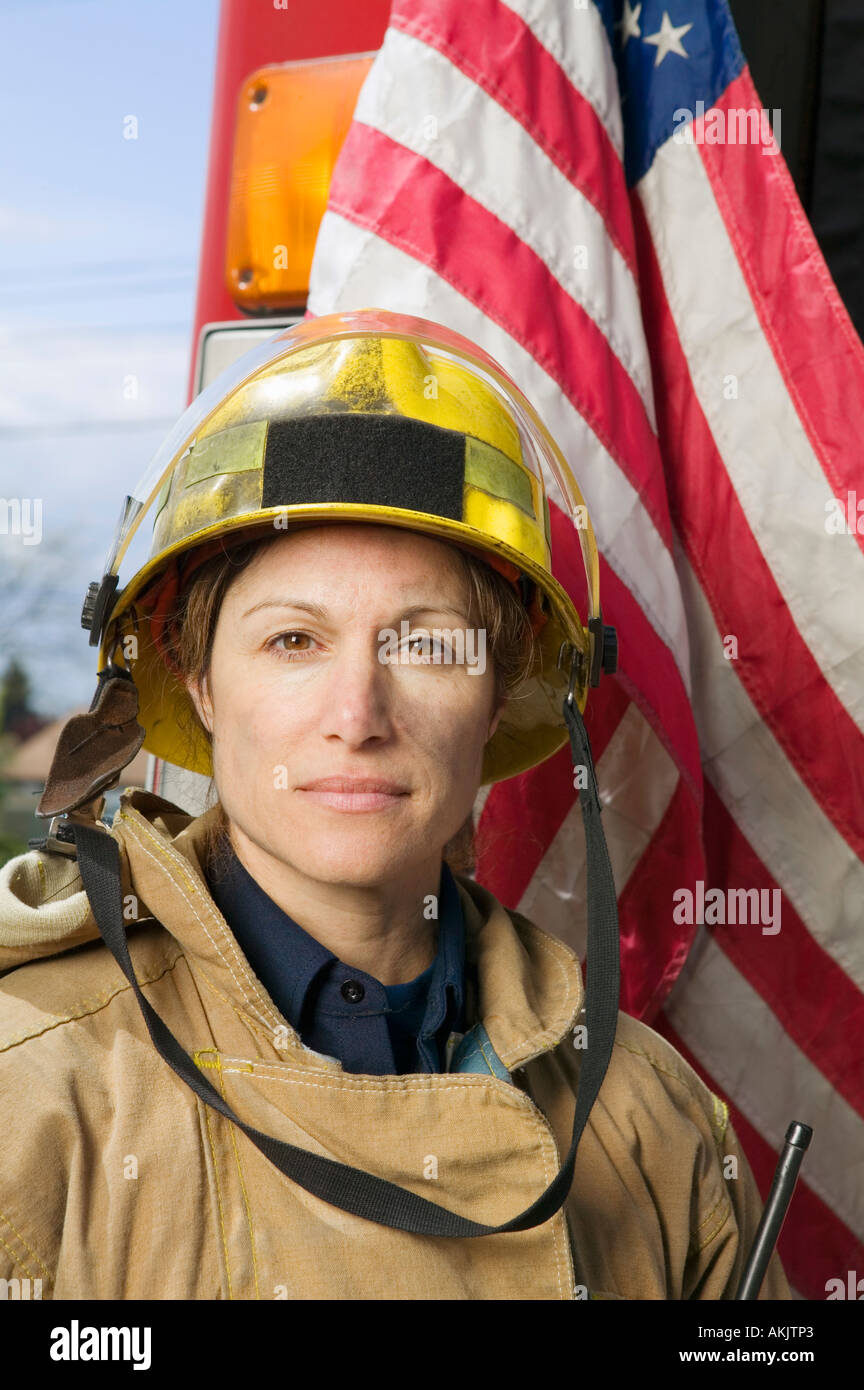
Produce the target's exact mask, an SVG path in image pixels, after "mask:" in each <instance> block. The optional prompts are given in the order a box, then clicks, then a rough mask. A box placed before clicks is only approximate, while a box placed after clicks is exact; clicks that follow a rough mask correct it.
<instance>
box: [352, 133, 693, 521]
mask: <svg viewBox="0 0 864 1390" xmlns="http://www.w3.org/2000/svg"><path fill="white" fill-rule="evenodd" d="M328 206H329V209H330V210H331V211H333V212H336V213H339V214H341V215H342V216H343V217H345V218H347V219H348V220H349V221H351V222H354V223H356V224H357V225H358V226H362V227H368V228H369V229H371V230H373V231H375V232H376V233H377V234H378V235H379V236H380V237H381V238H382V239H383V240H385V241H388V242H389V243H390V244H391V245H392V246H398V247H400V248H401V249H402V250H403V251H405V252H407V253H408V254H409V255H411V256H413V257H414V258H415V259H416V260H418V261H419V262H420V263H421V264H423V265H427V266H429V267H430V268H432V269H433V270H435V272H436V273H437V274H438V275H440V276H441V278H442V279H443V280H446V281H447V282H448V284H450V285H452V286H453V287H454V289H456V290H458V291H459V293H460V294H463V295H464V296H465V297H466V298H467V299H468V300H470V302H471V303H472V304H474V305H476V306H477V308H479V309H481V310H482V311H483V313H484V314H486V315H487V317H488V318H489V319H491V320H492V322H493V323H497V324H499V325H500V327H501V328H503V329H504V331H505V332H506V333H508V334H509V335H510V337H511V338H513V340H514V341H515V342H516V343H518V344H520V346H522V347H523V348H524V349H525V350H526V351H527V352H530V354H531V356H532V357H533V358H534V359H535V361H536V362H537V363H538V364H539V365H540V366H541V367H542V368H543V370H544V371H545V372H547V374H548V375H549V376H550V377H552V378H553V379H554V380H555V381H557V382H558V384H559V386H560V387H561V390H562V391H564V392H565V394H566V395H567V397H568V399H569V400H570V401H572V403H573V405H574V406H575V407H576V409H577V410H578V411H579V413H580V414H581V415H582V416H583V417H584V419H585V420H586V421H587V422H588V424H589V425H590V427H591V429H592V430H593V431H594V433H595V435H596V436H597V438H598V439H599V440H600V441H601V443H602V444H603V445H604V446H605V447H606V449H607V450H608V451H609V453H610V454H611V456H612V457H613V459H615V461H616V463H617V464H618V466H619V467H620V469H621V471H622V473H624V475H625V476H626V477H627V478H629V480H630V482H631V484H632V486H633V487H634V488H635V490H636V492H637V493H638V494H639V496H640V498H641V500H642V504H643V506H644V507H645V510H646V511H647V512H648V514H649V516H650V517H651V519H652V521H653V522H654V525H655V527H656V529H657V531H658V534H659V535H660V537H661V538H662V540H663V542H664V544H665V545H666V546H667V548H669V547H671V527H670V522H669V511H668V505H667V501H666V494H665V490H664V487H663V476H662V471H661V469H660V467H659V466H658V457H657V440H656V437H655V435H654V433H653V430H652V427H651V423H650V421H649V419H648V416H647V414H646V411H645V407H644V405H643V403H642V399H641V397H640V395H639V392H638V391H637V390H636V387H635V386H634V384H633V382H632V380H631V378H630V376H629V375H628V373H627V371H626V370H625V368H624V367H623V366H622V364H621V362H620V361H619V360H618V358H617V357H616V355H615V353H614V352H613V351H612V348H611V347H610V345H609V343H608V341H607V339H606V338H605V337H604V335H603V333H602V332H601V330H600V329H599V328H598V326H597V324H596V323H595V322H594V320H593V319H592V318H591V317H590V315H589V314H587V313H586V312H585V310H584V309H583V308H582V307H581V305H579V304H577V303H576V301H575V300H574V299H573V298H571V296H570V295H569V294H567V293H566V291H565V290H563V289H562V287H561V285H560V284H559V283H558V281H557V280H556V279H555V277H554V275H553V274H552V272H551V271H550V270H549V268H548V267H547V266H546V265H545V264H544V263H543V261H542V260H541V259H540V257H539V256H537V255H536V254H535V252H534V251H532V249H531V248H530V247H529V246H527V245H526V244H525V243H524V242H523V241H521V240H520V239H519V237H518V236H517V235H516V233H515V232H513V231H511V229H510V228H509V227H508V226H506V224H505V223H504V222H502V221H501V220H500V219H499V218H497V217H495V216H494V214H493V213H491V212H489V211H488V210H487V209H486V208H484V207H483V205H482V204H481V203H479V202H477V200H476V199H474V198H472V197H470V195H469V194H467V193H466V192H465V191H464V189H462V188H460V187H459V185H458V184H457V183H455V182H454V181H453V180H452V179H451V178H449V177H448V176H447V175H446V174H444V173H443V172H442V171H441V170H440V169H437V168H436V167H435V165H433V164H430V163H429V161H428V160H426V159H424V158H423V157H422V156H420V155H417V154H414V153H413V151H411V150H408V149H406V148H405V146H403V145H399V144H398V143H397V142H396V141H394V140H391V139H390V138H389V136H386V135H383V134H381V132H380V131H377V130H375V129H373V128H372V127H371V126H365V125H363V124H362V123H361V122H359V121H355V122H354V123H353V124H352V125H351V127H350V129H349V132H348V136H347V138H346V140H345V144H344V145H343V147H342V153H341V155H340V158H339V160H338V162H337V164H336V168H335V170H334V175H333V182H332V184H331V186H330V200H329V204H328ZM504 267H506V270H507V274H506V275H504V274H502V273H501V271H502V270H503V268H504ZM493 270H494V271H496V272H497V273H490V272H492V271H493ZM515 286H518V293H514V287H515Z"/></svg>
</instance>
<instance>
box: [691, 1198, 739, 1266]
mask: <svg viewBox="0 0 864 1390" xmlns="http://www.w3.org/2000/svg"><path fill="white" fill-rule="evenodd" d="M721 1201H722V1198H721ZM719 1205H720V1203H719V1202H717V1203H716V1205H715V1206H714V1207H712V1214H713V1212H715V1211H716V1210H717V1207H718V1206H719ZM731 1214H732V1206H731V1203H729V1202H728V1201H727V1203H726V1211H725V1213H724V1215H723V1220H722V1221H721V1222H720V1224H719V1226H717V1227H716V1228H715V1229H714V1230H713V1231H712V1232H711V1234H710V1235H707V1236H706V1237H705V1239H704V1240H703V1241H700V1243H699V1244H698V1245H696V1246H694V1252H695V1253H698V1252H699V1251H700V1250H704V1249H705V1246H706V1245H710V1244H711V1242H712V1240H714V1239H715V1237H716V1236H718V1235H719V1234H720V1232H721V1231H722V1230H723V1227H724V1226H725V1225H726V1222H727V1221H728V1220H729V1217H730V1216H731ZM702 1224H703V1226H704V1224H705V1223H704V1221H703V1223H702ZM694 1239H695V1237H694Z"/></svg>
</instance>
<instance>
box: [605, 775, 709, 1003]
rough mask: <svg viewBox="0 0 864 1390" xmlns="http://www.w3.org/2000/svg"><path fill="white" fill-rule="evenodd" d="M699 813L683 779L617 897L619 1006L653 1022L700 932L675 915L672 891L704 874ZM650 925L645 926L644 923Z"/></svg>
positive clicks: (680, 780)
mask: <svg viewBox="0 0 864 1390" xmlns="http://www.w3.org/2000/svg"><path fill="white" fill-rule="evenodd" d="M704 866H705V859H704V851H703V848H702V838H701V832H700V825H699V813H698V810H697V808H696V807H695V806H694V805H693V797H692V795H691V793H690V791H689V789H688V787H687V785H686V784H685V782H684V781H683V780H682V779H679V781H678V785H677V786H676V788H675V791H674V793H673V795H672V798H671V800H670V802H669V805H668V806H667V808H666V813H665V815H664V816H663V819H662V820H661V822H660V824H659V825H658V826H657V829H656V830H655V832H654V834H653V836H652V838H651V843H650V844H649V845H647V846H646V848H645V851H644V853H643V854H642V856H641V858H640V859H639V862H638V864H637V865H636V867H635V868H634V870H633V872H632V873H631V875H630V877H629V879H628V880H627V883H626V885H625V886H624V889H623V892H621V894H620V895H619V897H618V927H619V934H620V939H621V1008H622V1009H623V1011H624V1013H628V1014H632V1015H633V1017H634V1018H641V1019H643V1020H644V1022H646V1023H648V1024H650V1023H651V1020H652V1018H654V1016H655V1015H656V1013H657V1011H658V1009H659V1008H660V1006H661V1005H662V1004H663V1002H664V1000H665V999H666V996H667V995H668V993H669V991H670V990H671V988H672V986H673V985H674V983H675V981H676V980H677V978H678V976H679V974H680V973H681V968H682V966H683V965H684V962H685V961H686V959H687V954H688V952H689V950H690V945H691V943H692V941H693V937H694V936H695V934H696V927H695V926H694V925H690V926H688V925H682V924H678V923H676V922H673V920H672V901H673V900H672V894H673V893H674V892H675V890H676V889H677V888H680V887H681V886H682V885H683V884H686V883H694V882H695V881H696V880H697V879H698V878H700V877H704V872H705V867H704ZM648 923H650V929H649V930H646V924H648Z"/></svg>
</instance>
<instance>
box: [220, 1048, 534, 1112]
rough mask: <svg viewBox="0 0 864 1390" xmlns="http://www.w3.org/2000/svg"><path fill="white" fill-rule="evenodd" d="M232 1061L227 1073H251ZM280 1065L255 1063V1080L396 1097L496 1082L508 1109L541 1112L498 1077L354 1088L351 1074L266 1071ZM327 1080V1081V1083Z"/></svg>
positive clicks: (466, 1075) (459, 1075)
mask: <svg viewBox="0 0 864 1390" xmlns="http://www.w3.org/2000/svg"><path fill="white" fill-rule="evenodd" d="M230 1061H231V1059H230V1058H225V1057H223V1058H222V1070H223V1071H230V1072H236V1073H241V1074H242V1073H244V1072H247V1071H248V1069H249V1066H250V1063H248V1062H245V1061H244V1062H243V1063H242V1064H241V1065H240V1066H237V1065H235V1066H228V1065H226V1063H227V1062H230ZM279 1065H283V1066H284V1065H289V1064H287V1063H281V1064H280V1063H278V1062H263V1063H262V1062H255V1063H254V1064H252V1073H253V1075H255V1076H258V1077H261V1079H262V1080H263V1081H281V1082H283V1083H285V1084H286V1085H291V1086H314V1087H317V1088H318V1089H319V1090H332V1089H333V1087H334V1086H340V1087H341V1086H344V1087H347V1089H348V1090H357V1091H369V1092H374V1091H383V1092H384V1093H385V1094H386V1092H387V1091H392V1092H393V1094H394V1095H396V1094H399V1095H411V1094H412V1093H416V1094H418V1095H419V1094H425V1095H430V1094H434V1093H435V1092H446V1091H458V1090H468V1089H469V1088H470V1087H471V1086H474V1085H477V1086H488V1085H489V1084H490V1082H494V1083H496V1091H495V1094H496V1095H498V1096H499V1097H500V1099H501V1100H502V1101H506V1102H507V1104H508V1105H512V1107H513V1109H514V1110H523V1111H525V1110H527V1111H529V1113H531V1112H533V1111H534V1110H536V1109H537V1107H536V1106H535V1105H534V1103H533V1102H532V1100H531V1098H530V1096H526V1095H525V1092H524V1091H520V1090H518V1089H517V1087H515V1086H510V1087H508V1088H507V1090H506V1091H502V1090H501V1089H500V1087H501V1083H500V1081H499V1080H498V1077H497V1076H486V1075H484V1074H483V1073H480V1072H478V1073H474V1074H472V1073H470V1072H430V1073H429V1076H430V1079H432V1078H433V1077H439V1076H441V1077H443V1076H446V1077H447V1078H448V1084H446V1085H443V1086H441V1085H439V1086H435V1087H432V1086H394V1085H393V1084H392V1083H390V1082H387V1083H386V1084H385V1085H383V1086H376V1085H375V1084H374V1083H375V1082H376V1081H378V1079H379V1078H378V1077H374V1076H370V1077H369V1078H368V1081H365V1080H362V1079H361V1078H359V1077H358V1078H357V1082H358V1084H356V1085H352V1082H351V1080H350V1078H351V1076H352V1073H349V1072H334V1073H333V1075H332V1078H331V1077H326V1073H324V1072H319V1073H318V1075H320V1076H321V1077H322V1080H321V1081H303V1080H301V1079H300V1077H296V1076H274V1075H272V1074H271V1073H269V1072H267V1071H265V1070H264V1068H266V1067H268V1066H279ZM406 1075H413V1073H406ZM325 1077H326V1080H325V1079H324V1078H325ZM451 1077H452V1081H450V1080H449V1078H451ZM370 1083H373V1084H370Z"/></svg>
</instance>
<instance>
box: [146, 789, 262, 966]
mask: <svg viewBox="0 0 864 1390" xmlns="http://www.w3.org/2000/svg"><path fill="white" fill-rule="evenodd" d="M122 814H123V813H122V812H121V815H122ZM123 819H124V820H128V821H129V822H130V829H133V830H134V829H138V830H140V831H141V832H142V833H143V834H145V835H146V836H147V838H148V839H150V840H152V842H153V844H154V845H155V847H156V849H157V851H158V852H159V854H161V855H162V856H163V857H164V858H166V859H167V860H168V861H169V862H173V863H174V864H176V866H177V868H178V870H179V872H180V875H181V876H182V877H183V878H185V880H186V882H187V884H188V885H189V887H190V889H191V891H192V894H193V896H195V897H199V898H201V900H202V902H204V903H205V904H206V905H207V906H208V907H212V906H213V904H212V903H211V902H210V901H209V900H208V898H207V896H206V895H205V894H204V893H202V891H201V888H200V886H199V884H197V883H196V882H195V880H194V878H190V877H189V868H190V865H189V861H188V859H185V858H184V857H183V855H181V854H178V853H177V851H176V850H174V849H172V847H171V846H170V845H168V844H166V843H165V841H164V840H161V839H160V838H159V837H158V836H157V835H155V834H154V833H153V830H152V828H151V826H150V825H149V823H148V822H147V821H145V820H143V819H142V820H141V822H140V825H139V823H138V821H137V820H133V819H132V818H131V817H130V816H125V815H124V816H123ZM139 844H140V845H141V849H142V850H143V851H144V853H145V854H150V851H149V850H148V849H147V847H146V845H144V844H143V843H141V841H140V839H139ZM150 858H151V859H152V858H153V855H152V854H150ZM154 862H155V861H154ZM172 883H173V884H174V886H175V887H177V888H180V885H179V884H178V883H176V882H175V880H173V879H172ZM180 892H181V896H182V897H183V898H184V899H185V901H186V903H187V904H188V906H189V907H190V908H192V911H193V912H195V909H194V907H193V906H192V903H191V902H189V899H188V898H186V896H185V894H184V893H183V891H182V888H181V889H180ZM195 916H196V917H197V918H198V921H199V922H200V923H201V926H202V927H203V928H204V931H205V932H206V934H207V937H208V939H209V941H210V942H211V944H212V945H213V947H214V948H215V950H216V952H217V954H218V955H219V956H220V958H221V959H222V960H223V961H224V963H225V965H226V966H227V968H228V970H229V971H230V972H231V974H232V976H233V978H234V982H235V984H236V985H237V987H238V988H240V989H242V985H241V983H240V981H239V980H238V979H237V977H236V975H234V972H233V970H232V968H231V966H230V964H229V962H228V961H227V960H226V958H225V956H224V955H223V953H222V951H221V950H220V949H219V945H218V943H217V942H216V941H215V940H214V939H213V937H212V936H211V935H210V932H209V931H208V929H207V924H206V923H205V922H204V921H202V919H201V918H200V917H199V916H198V913H197V912H195ZM217 916H218V914H217ZM220 930H221V929H220ZM222 936H223V937H224V938H225V944H226V945H227V946H228V947H229V949H230V950H231V951H232V953H233V954H234V957H235V959H236V963H237V966H238V969H239V970H240V971H241V973H242V974H245V975H246V976H247V977H248V978H249V981H250V982H251V983H252V984H253V986H254V979H253V978H252V976H251V975H250V974H249V971H248V970H247V968H246V966H245V963H244V961H243V958H242V956H241V955H240V952H239V950H238V947H237V942H236V941H235V939H234V937H233V936H232V934H231V932H230V931H226V930H222Z"/></svg>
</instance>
